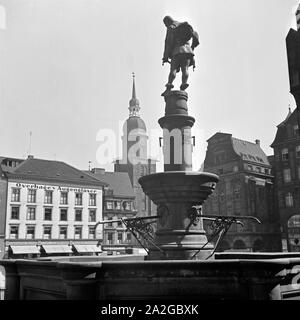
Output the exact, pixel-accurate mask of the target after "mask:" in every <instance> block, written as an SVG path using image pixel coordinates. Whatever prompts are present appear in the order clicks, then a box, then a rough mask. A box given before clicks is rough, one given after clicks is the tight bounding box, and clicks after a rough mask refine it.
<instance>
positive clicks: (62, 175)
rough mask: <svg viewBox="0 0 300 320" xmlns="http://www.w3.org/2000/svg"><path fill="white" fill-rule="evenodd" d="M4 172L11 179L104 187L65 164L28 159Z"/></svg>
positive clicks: (97, 181)
mask: <svg viewBox="0 0 300 320" xmlns="http://www.w3.org/2000/svg"><path fill="white" fill-rule="evenodd" d="M2 169H3V171H4V172H5V173H6V175H7V176H8V177H9V178H16V179H30V180H40V181H44V180H47V181H58V182H67V183H74V184H80V185H93V186H103V185H104V184H103V183H101V182H100V181H99V180H98V179H96V178H94V177H91V176H90V175H88V174H85V173H83V172H82V171H81V170H79V169H76V168H74V167H72V166H70V165H68V164H67V163H65V162H61V161H53V160H42V159H35V158H28V159H26V160H24V161H23V162H22V163H21V164H20V165H19V166H17V167H15V168H9V170H8V169H5V167H4V168H3V167H2Z"/></svg>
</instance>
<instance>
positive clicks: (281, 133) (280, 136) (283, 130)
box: [271, 108, 299, 147]
mask: <svg viewBox="0 0 300 320" xmlns="http://www.w3.org/2000/svg"><path fill="white" fill-rule="evenodd" d="M289 125H298V120H297V108H296V109H295V110H294V111H293V112H291V110H290V108H289V112H288V114H287V116H286V118H285V119H284V120H283V121H282V122H281V123H280V124H279V125H278V126H277V132H276V136H275V139H274V141H273V142H272V144H271V147H274V145H276V144H280V143H282V142H286V141H287V140H290V139H293V138H296V139H299V137H297V136H296V137H293V136H292V135H291V133H289V132H288V130H287V127H288V126H289Z"/></svg>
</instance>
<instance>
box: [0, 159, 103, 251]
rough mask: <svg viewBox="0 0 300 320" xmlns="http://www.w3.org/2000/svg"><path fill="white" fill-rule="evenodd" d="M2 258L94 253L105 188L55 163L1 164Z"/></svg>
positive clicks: (15, 161) (1, 161)
mask: <svg viewBox="0 0 300 320" xmlns="http://www.w3.org/2000/svg"><path fill="white" fill-rule="evenodd" d="M0 170H1V172H0V219H1V220H0V222H1V224H0V228H1V230H0V234H1V256H3V255H4V256H5V257H20V255H21V256H24V257H28V255H41V256H44V255H53V254H56V255H61V254H68V255H73V254H86V253H88V252H90V253H98V252H100V251H101V248H100V247H99V246H97V245H98V242H99V240H100V239H102V233H101V229H98V228H95V224H96V222H97V221H99V220H101V219H102V204H103V199H102V198H103V188H104V186H105V184H104V183H102V182H100V181H99V180H97V179H95V178H93V177H91V176H89V175H87V174H85V173H83V172H82V171H80V170H78V169H76V168H74V167H71V166H70V165H68V164H66V163H64V162H59V161H49V160H41V159H35V158H33V157H32V156H29V157H28V159H26V160H22V159H13V158H4V157H2V158H1V159H0Z"/></svg>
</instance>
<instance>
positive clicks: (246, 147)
mask: <svg viewBox="0 0 300 320" xmlns="http://www.w3.org/2000/svg"><path fill="white" fill-rule="evenodd" d="M213 140H216V143H219V142H223V141H228V143H230V144H231V145H232V148H233V151H234V152H235V153H236V154H237V155H238V156H239V157H241V159H242V160H244V161H250V162H254V163H257V164H265V165H270V163H269V161H268V158H267V156H266V154H265V153H264V151H263V150H262V149H261V147H260V145H259V143H253V142H249V141H245V140H241V139H237V138H234V137H232V134H230V133H222V132H217V133H215V134H214V135H213V136H212V137H210V138H209V139H208V140H207V142H210V143H213V142H214V141H213Z"/></svg>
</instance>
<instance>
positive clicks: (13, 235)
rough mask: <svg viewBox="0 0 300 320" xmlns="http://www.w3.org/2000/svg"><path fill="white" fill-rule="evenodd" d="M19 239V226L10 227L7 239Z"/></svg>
mask: <svg viewBox="0 0 300 320" xmlns="http://www.w3.org/2000/svg"><path fill="white" fill-rule="evenodd" d="M18 237H19V226H10V230H9V238H10V239H18Z"/></svg>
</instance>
